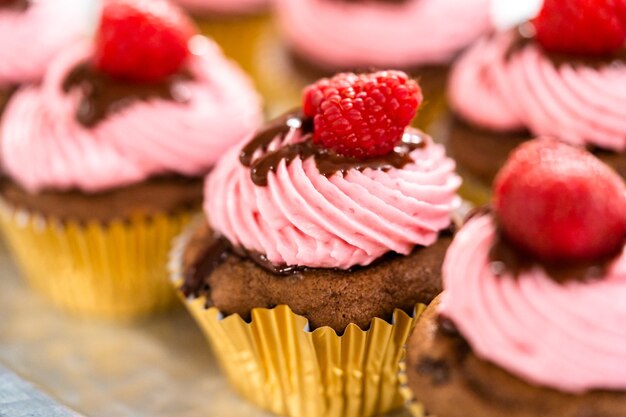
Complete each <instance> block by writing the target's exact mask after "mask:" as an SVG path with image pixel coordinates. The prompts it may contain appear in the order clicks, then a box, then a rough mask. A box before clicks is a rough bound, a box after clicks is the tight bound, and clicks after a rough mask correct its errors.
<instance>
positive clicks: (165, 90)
mask: <svg viewBox="0 0 626 417" xmlns="http://www.w3.org/2000/svg"><path fill="white" fill-rule="evenodd" d="M191 80H193V77H192V75H191V74H190V73H188V72H179V73H177V74H174V75H172V76H170V77H168V78H167V79H166V80H165V81H162V82H159V83H137V82H130V81H123V80H117V79H114V78H112V77H110V76H108V75H107V74H104V73H103V72H100V71H98V70H96V69H95V68H93V67H92V65H91V64H89V63H87V62H83V63H81V64H79V65H77V66H76V67H75V68H74V69H73V70H72V71H71V72H70V73H69V75H68V76H67V78H66V79H65V81H64V82H63V91H64V92H66V93H69V92H70V91H72V90H74V89H80V91H81V100H80V102H79V104H78V108H77V110H76V119H77V120H78V122H79V123H80V124H82V125H83V126H85V127H94V126H96V125H97V124H98V123H100V122H101V121H103V120H104V119H106V118H107V117H108V116H109V115H111V114H113V113H115V112H119V111H120V110H123V109H125V108H126V107H128V106H130V105H132V104H133V103H135V102H136V101H146V100H150V99H162V100H170V101H174V102H176V103H183V104H184V103H187V102H189V100H190V95H189V91H188V88H187V87H186V86H185V85H184V84H185V83H186V82H188V81H191Z"/></svg>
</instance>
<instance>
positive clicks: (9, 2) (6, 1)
mask: <svg viewBox="0 0 626 417" xmlns="http://www.w3.org/2000/svg"><path fill="white" fill-rule="evenodd" d="M30 6H31V0H0V9H10V10H16V11H18V12H23V11H25V10H27V9H28V8H29V7H30Z"/></svg>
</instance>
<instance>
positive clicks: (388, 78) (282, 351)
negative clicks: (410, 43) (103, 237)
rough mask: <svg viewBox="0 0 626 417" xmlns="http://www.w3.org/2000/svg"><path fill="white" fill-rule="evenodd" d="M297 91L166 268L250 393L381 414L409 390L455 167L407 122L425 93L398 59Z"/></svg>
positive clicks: (363, 416)
mask: <svg viewBox="0 0 626 417" xmlns="http://www.w3.org/2000/svg"><path fill="white" fill-rule="evenodd" d="M355 91H356V92H357V96H358V97H354V96H353V95H352V93H353V92H355ZM305 96H306V98H305V100H304V102H303V108H302V110H298V111H294V112H291V113H288V114H287V115H285V116H283V117H280V118H278V119H276V120H274V121H271V122H269V123H268V124H267V125H266V126H265V127H264V128H262V129H261V130H259V131H258V132H257V134H256V135H255V136H254V137H253V138H251V139H250V140H249V141H248V142H247V144H245V145H243V147H237V148H234V149H232V150H231V151H230V152H228V153H227V154H226V155H225V156H224V158H223V159H222V160H221V161H220V162H219V163H218V165H217V166H216V168H215V170H214V171H213V172H212V173H211V174H210V175H209V177H208V179H207V183H206V187H205V194H206V195H205V204H204V208H205V217H204V218H203V219H201V220H200V221H199V223H198V224H197V225H195V226H194V227H193V228H191V229H190V230H189V231H188V232H186V233H185V234H184V235H183V236H182V237H181V239H180V240H179V242H178V244H177V245H176V246H175V248H174V250H173V252H172V264H171V267H172V274H173V281H174V283H175V285H176V286H177V288H178V289H179V291H180V293H181V295H184V296H185V297H186V305H187V307H188V308H189V310H190V312H191V313H192V314H193V316H194V317H195V319H196V320H197V322H198V324H199V325H200V327H201V328H202V330H203V331H204V332H205V334H206V335H207V337H208V339H209V341H210V343H211V345H212V346H213V347H214V350H215V353H216V355H217V357H218V359H219V361H220V363H221V365H222V368H223V369H224V370H225V372H226V374H227V377H228V378H229V380H230V382H231V383H232V385H233V387H234V388H235V389H236V390H237V391H238V392H240V393H241V394H242V395H243V396H245V397H246V398H247V399H249V400H250V401H252V402H253V403H255V404H256V405H258V406H260V407H262V408H264V409H268V410H271V411H273V412H275V413H277V414H281V415H286V416H291V417H367V416H373V415H380V414H384V413H385V412H387V411H390V410H392V409H394V408H397V407H399V406H401V404H402V402H401V399H400V397H399V393H398V389H397V388H398V384H397V364H398V360H399V356H400V353H401V349H402V346H403V344H404V342H405V340H406V337H407V336H408V333H409V331H410V329H411V327H412V325H413V321H414V319H415V317H416V315H419V313H420V312H421V309H422V308H423V305H424V304H428V303H429V302H430V301H431V300H432V299H433V297H435V296H436V295H437V294H438V293H439V292H440V284H441V276H440V269H441V263H442V260H443V255H444V253H445V250H446V248H447V247H448V244H449V242H450V240H451V235H450V231H451V226H452V215H453V211H454V210H455V208H456V207H457V206H458V204H459V203H460V200H459V199H458V197H457V195H456V191H457V189H458V187H459V185H460V178H459V177H458V176H457V175H456V174H455V172H454V162H453V161H452V160H451V159H449V158H448V157H447V156H446V155H445V151H444V147H443V146H442V145H440V144H435V143H434V142H433V140H432V139H431V138H430V137H429V136H427V135H426V134H424V133H422V132H420V131H418V130H416V129H412V128H408V127H407V126H408V125H409V123H410V121H411V119H412V118H413V117H414V116H415V112H416V110H417V107H418V105H419V103H420V102H421V100H422V97H421V93H420V90H419V87H418V86H417V84H416V83H415V82H414V81H412V80H410V79H408V78H407V77H406V75H405V74H403V73H400V72H392V71H389V72H381V73H375V74H366V75H360V76H357V75H355V74H348V75H346V74H342V75H338V76H336V77H334V78H333V79H331V80H330V81H328V80H326V81H321V82H320V83H318V84H315V85H313V86H311V87H309V88H308V89H307V90H306V94H305ZM337 96H340V97H341V100H340V101H341V108H340V106H338V105H337V103H338V99H337ZM372 101H375V102H376V104H377V105H378V106H377V109H378V111H371V108H372V107H370V106H367V105H364V103H371V102H372ZM374 107H375V106H374ZM322 109H324V110H322ZM359 120H367V122H366V123H360V122H359Z"/></svg>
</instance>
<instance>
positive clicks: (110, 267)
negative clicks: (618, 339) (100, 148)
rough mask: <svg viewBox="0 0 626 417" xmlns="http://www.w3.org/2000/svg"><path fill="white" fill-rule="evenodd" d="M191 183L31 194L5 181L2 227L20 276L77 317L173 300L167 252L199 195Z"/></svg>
mask: <svg viewBox="0 0 626 417" xmlns="http://www.w3.org/2000/svg"><path fill="white" fill-rule="evenodd" d="M181 181H182V184H181ZM188 181H189V183H187V180H186V179H180V178H177V179H174V178H162V179H153V180H149V181H147V182H146V183H143V184H138V185H134V186H130V187H126V188H122V189H119V190H115V191H110V192H106V193H100V194H97V195H86V194H82V193H79V192H67V193H54V192H44V193H41V194H37V195H31V194H29V193H27V192H26V191H24V190H23V189H21V187H19V186H18V185H17V184H15V183H13V182H12V181H10V180H7V179H4V180H3V181H2V182H1V183H0V196H1V198H0V228H1V229H2V232H3V234H4V237H5V239H6V241H7V244H8V246H9V249H10V250H11V252H12V254H13V258H14V260H15V261H16V263H17V265H18V267H19V268H20V270H21V272H22V275H23V276H24V278H25V279H26V280H27V281H28V283H29V284H30V286H31V287H32V288H33V289H35V290H36V291H37V292H38V293H40V294H41V295H43V296H44V297H45V298H47V299H48V300H50V301H51V302H52V303H53V304H54V305H56V306H57V307H59V308H60V309H62V310H65V311H67V312H70V313H72V314H73V315H77V316H82V317H94V316H95V317H102V318H108V319H118V320H119V319H121V320H127V319H134V318H138V317H142V316H146V315H148V314H150V313H154V312H157V311H162V310H165V309H168V308H170V307H171V306H173V305H174V303H175V301H176V295H175V292H174V291H173V289H172V287H171V285H170V283H169V280H168V274H167V270H166V268H165V264H166V259H167V254H168V252H169V249H170V243H171V240H172V239H173V238H174V237H175V236H176V235H178V234H179V233H180V232H181V231H182V229H183V228H184V227H185V225H186V224H187V223H188V221H189V220H190V218H191V217H192V216H193V215H194V214H195V213H196V212H197V211H198V210H199V206H200V201H201V194H202V180H200V179H190V180H188Z"/></svg>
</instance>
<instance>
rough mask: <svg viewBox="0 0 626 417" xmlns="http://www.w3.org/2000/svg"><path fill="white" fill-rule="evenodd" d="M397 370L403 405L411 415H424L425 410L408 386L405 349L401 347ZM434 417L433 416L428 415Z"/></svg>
mask: <svg viewBox="0 0 626 417" xmlns="http://www.w3.org/2000/svg"><path fill="white" fill-rule="evenodd" d="M398 369H399V372H398V380H399V381H400V395H402V398H403V399H404V405H405V407H406V408H407V410H409V411H410V412H411V415H413V417H426V411H425V410H424V406H423V405H422V404H420V403H418V402H417V401H416V400H415V396H414V395H413V392H412V391H411V388H409V380H408V378H407V376H406V369H407V368H406V349H405V348H403V349H402V356H401V358H400V364H399V368H398ZM428 417H434V416H428Z"/></svg>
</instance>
